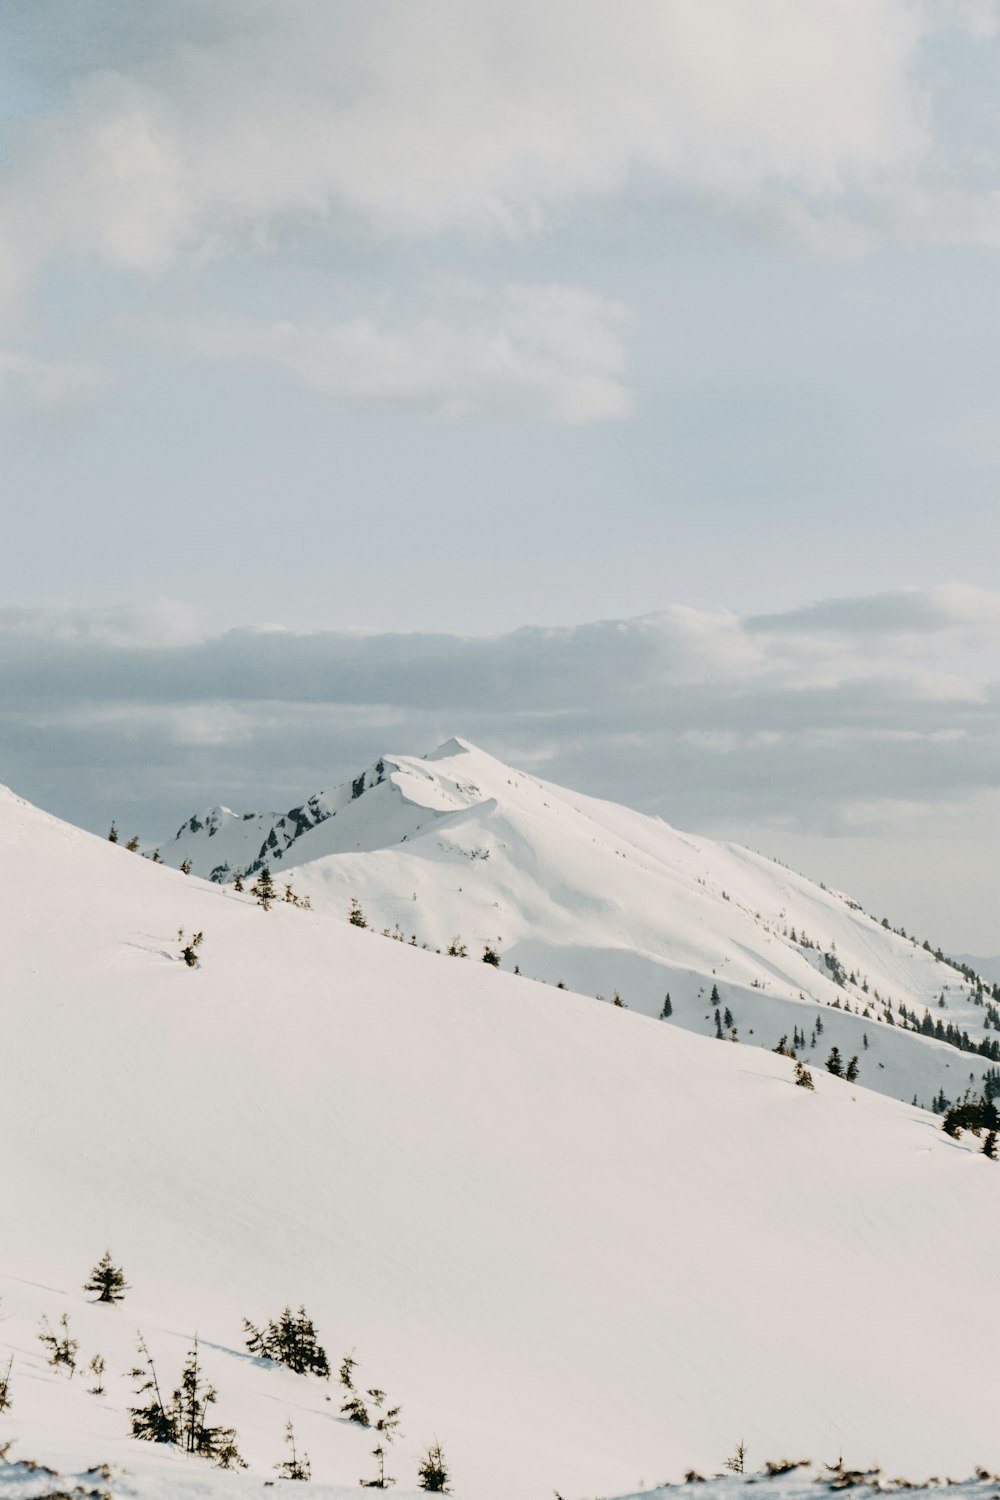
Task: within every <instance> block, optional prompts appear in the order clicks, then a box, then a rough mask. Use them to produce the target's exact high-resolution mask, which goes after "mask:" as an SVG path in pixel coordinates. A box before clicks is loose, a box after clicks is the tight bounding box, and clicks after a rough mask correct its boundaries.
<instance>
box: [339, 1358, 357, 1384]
mask: <svg viewBox="0 0 1000 1500" xmlns="http://www.w3.org/2000/svg"><path fill="white" fill-rule="evenodd" d="M357 1363H358V1362H357V1360H356V1359H355V1358H354V1355H353V1354H345V1355H344V1357H343V1359H342V1360H341V1361H340V1383H341V1385H342V1386H343V1387H344V1389H345V1390H347V1391H353V1389H354V1371H355V1369H356V1367H357Z"/></svg>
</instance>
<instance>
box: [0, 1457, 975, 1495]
mask: <svg viewBox="0 0 1000 1500" xmlns="http://www.w3.org/2000/svg"><path fill="white" fill-rule="evenodd" d="M771 1469H772V1470H774V1471H776V1472H770V1471H767V1470H765V1471H764V1472H763V1473H761V1474H753V1475H752V1474H749V1473H747V1474H746V1475H745V1476H739V1477H737V1476H735V1475H725V1476H723V1475H717V1476H715V1477H714V1478H710V1479H705V1480H701V1478H700V1476H698V1477H696V1478H692V1479H691V1480H690V1481H689V1482H687V1481H686V1482H685V1483H684V1484H683V1485H680V1486H678V1485H661V1486H659V1487H657V1488H656V1489H654V1490H643V1491H641V1492H636V1493H634V1494H631V1495H622V1496H619V1497H618V1500H691V1497H697V1500H761V1497H762V1496H763V1497H766V1500H828V1497H829V1496H831V1495H839V1494H844V1493H845V1492H849V1493H850V1494H851V1495H852V1497H853V1500H875V1497H876V1496H884V1495H900V1494H902V1493H903V1492H904V1491H905V1492H906V1493H907V1494H909V1495H910V1496H912V1495H913V1494H914V1488H913V1487H912V1486H910V1485H909V1483H907V1482H905V1481H903V1482H898V1481H893V1480H888V1481H887V1480H885V1479H884V1478H883V1476H882V1475H880V1474H862V1473H858V1472H853V1471H851V1470H849V1469H844V1468H842V1467H835V1468H832V1469H831V1468H827V1467H825V1466H822V1467H821V1468H820V1469H819V1471H818V1472H817V1471H816V1470H815V1469H814V1468H813V1466H812V1464H810V1463H792V1464H786V1463H781V1462H777V1463H774V1464H772V1465H771ZM789 1470H790V1472H786V1471H789ZM179 1484H180V1485H181V1486H182V1488H181V1489H178V1485H179ZM692 1485H694V1486H696V1487H695V1488H692ZM750 1486H753V1488H752V1489H751V1488H749V1487H750ZM939 1488H942V1489H943V1488H944V1486H940V1485H939V1482H938V1481H936V1480H935V1481H933V1483H932V1484H931V1485H930V1486H929V1487H928V1488H926V1489H923V1488H922V1489H920V1490H918V1491H916V1493H919V1494H920V1495H921V1496H923V1497H925V1500H938V1490H939ZM55 1489H58V1500H177V1497H178V1495H182V1496H183V1500H227V1497H229V1500H246V1497H249V1496H251V1495H253V1496H255V1497H257V1496H259V1495H260V1494H261V1481H260V1479H259V1478H250V1477H248V1476H234V1475H230V1474H219V1473H217V1472H213V1471H211V1470H208V1471H207V1472H204V1471H203V1472H197V1473H195V1472H192V1470H191V1468H190V1466H186V1467H184V1468H183V1469H182V1468H181V1467H180V1466H179V1465H178V1466H176V1467H171V1466H169V1465H167V1464H164V1463H161V1462H156V1461H153V1462H149V1461H147V1462H141V1461H140V1462H139V1463H138V1464H135V1465H133V1466H132V1467H131V1469H130V1471H129V1472H127V1473H118V1472H116V1471H114V1470H112V1471H111V1472H107V1470H106V1469H105V1471H104V1472H99V1471H97V1470H93V1469H91V1470H88V1471H86V1472H83V1473H74V1474H57V1473H53V1472H48V1473H46V1472H43V1471H40V1470H38V1469H36V1470H34V1471H31V1470H29V1469H27V1468H26V1466H24V1465H20V1464H17V1463H12V1464H10V1466H9V1467H7V1468H3V1467H0V1500H53V1491H54V1490H55ZM306 1493H307V1495H308V1496H309V1500H357V1493H358V1492H357V1488H356V1487H355V1488H351V1489H348V1488H345V1487H344V1486H343V1485H327V1484H314V1485H313V1486H312V1489H311V1490H308V1491H307V1492H306ZM407 1493H409V1492H407ZM420 1493H421V1494H422V1493H423V1491H421V1492H420ZM396 1495H397V1497H398V1500H405V1496H404V1495H403V1493H402V1492H401V1491H399V1490H397V1491H396ZM998 1496H1000V1480H998V1479H997V1477H996V1476H995V1475H989V1474H986V1473H985V1472H983V1473H982V1474H981V1475H980V1476H978V1477H976V1478H973V1479H971V1480H967V1481H965V1482H964V1483H962V1482H959V1483H957V1484H951V1483H947V1500H998ZM608 1500H611V1497H608ZM942 1500H943V1497H942Z"/></svg>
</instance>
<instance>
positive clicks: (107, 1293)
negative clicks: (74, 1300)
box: [83, 1250, 128, 1302]
mask: <svg viewBox="0 0 1000 1500" xmlns="http://www.w3.org/2000/svg"><path fill="white" fill-rule="evenodd" d="M83 1290H84V1291H85V1292H96V1293H97V1296H96V1299H95V1300H96V1301H97V1302H124V1300H125V1293H126V1292H127V1291H128V1282H127V1281H126V1280H125V1273H124V1271H123V1270H122V1268H121V1266H116V1265H115V1263H114V1261H113V1260H112V1259H111V1251H110V1250H105V1252H104V1254H103V1255H102V1256H101V1258H100V1260H99V1261H98V1262H97V1265H96V1266H95V1267H94V1269H93V1270H92V1271H91V1273H90V1276H89V1277H88V1278H87V1280H86V1281H85V1282H84V1283H83Z"/></svg>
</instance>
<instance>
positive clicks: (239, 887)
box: [233, 870, 243, 896]
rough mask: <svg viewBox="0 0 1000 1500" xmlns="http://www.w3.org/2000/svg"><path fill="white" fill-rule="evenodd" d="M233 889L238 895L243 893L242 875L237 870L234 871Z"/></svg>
mask: <svg viewBox="0 0 1000 1500" xmlns="http://www.w3.org/2000/svg"><path fill="white" fill-rule="evenodd" d="M233 890H234V891H235V892H236V894H237V895H238V896H242V894H243V876H242V874H241V873H240V871H239V870H237V871H236V879H235V880H234V881H233Z"/></svg>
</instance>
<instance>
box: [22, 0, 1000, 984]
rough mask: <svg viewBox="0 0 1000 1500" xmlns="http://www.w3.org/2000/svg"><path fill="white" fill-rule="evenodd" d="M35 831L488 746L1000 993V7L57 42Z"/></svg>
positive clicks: (25, 37) (33, 436) (50, 18)
mask: <svg viewBox="0 0 1000 1500" xmlns="http://www.w3.org/2000/svg"><path fill="white" fill-rule="evenodd" d="M2 26H3V33H4V37H3V46H2V47H0V511H2V538H3V545H2V547H0V600H2V607H0V684H2V686H3V692H2V698H0V779H2V780H5V781H7V782H8V783H9V784H11V785H12V786H14V787H15V789H16V790H18V791H19V792H21V793H23V794H24V795H25V796H28V797H30V798H32V800H35V801H39V802H41V803H42V804H43V805H45V806H48V807H50V808H51V809H52V810H53V811H56V812H59V813H60V814H61V815H63V816H67V817H70V818H72V819H73V820H74V821H78V822H81V823H84V824H85V825H86V826H90V827H94V828H99V827H101V826H103V825H104V824H105V823H106V821H107V820H108V819H109V817H110V816H111V815H115V814H117V815H118V816H119V820H120V821H125V822H126V823H130V820H131V821H134V822H135V824H136V825H137V829H138V830H139V831H140V832H142V834H143V836H150V837H154V836H158V834H159V833H160V832H163V831H168V830H170V829H172V828H173V827H174V826H176V825H177V824H178V823H179V822H180V821H181V820H182V818H183V817H184V816H186V815H187V814H188V813H189V812H190V811H192V810H194V809H195V808H197V807H201V806H205V805H207V804H209V803H212V802H214V801H223V802H227V803H229V804H242V805H245V806H253V807H257V806H262V805H266V806H274V807H280V806H284V805H286V804H287V803H288V802H291V801H295V800H299V799H300V798H301V797H302V796H303V795H308V794H309V793H310V792H312V791H315V790H318V789H319V788H320V787H323V786H329V785H331V784H332V783H333V782H335V781H337V780H340V779H343V778H344V777H346V776H347V775H349V774H351V773H352V772H355V771H357V770H358V769H360V768H361V767H362V766H364V765H366V764H368V763H369V762H370V761H372V760H374V759H376V758H377V757H378V755H379V754H380V753H382V752H391V751H415V752H420V751H422V750H424V749H430V748H432V747H433V745H434V744H435V743H437V742H438V740H440V739H444V738H446V737H447V736H448V735H451V734H456V733H457V734H461V735H465V736H466V737H468V738H471V739H475V740H478V741H479V742H480V743H482V744H483V745H484V746H485V748H487V749H491V750H493V751H495V752H496V753H499V754H501V755H504V756H506V757H508V758H510V759H512V760H515V761H516V762H517V763H518V764H520V765H522V766H524V767H526V768H530V769H533V770H536V771H537V772H539V774H544V775H549V776H550V777H551V778H552V779H554V780H561V781H564V782H566V783H567V784H569V785H574V786H577V787H579V788H581V789H582V790H586V791H591V792H596V793H598V794H600V795H604V796H611V797H615V798H617V799H618V800H621V801H625V802H630V803H632V804H633V805H636V806H640V807H642V808H644V809H646V810H648V811H651V812H655V813H658V814H659V815H661V816H663V817H667V818H668V819H669V820H670V821H672V822H675V823H677V824H678V825H679V826H681V827H683V826H685V825H687V826H690V827H692V828H697V829H698V830H699V831H702V832H706V833H711V834H714V835H717V836H720V837H732V838H739V839H741V840H745V841H747V842H751V843H753V844H754V846H755V847H759V848H762V849H764V850H765V851H766V852H773V853H776V854H778V855H780V856H781V857H783V858H787V859H788V860H789V862H791V863H795V864H796V865H797V867H799V868H803V869H805V870H806V872H807V873H810V874H813V875H815V876H816V877H817V878H822V879H826V880H827V882H828V883H840V884H843V885H845V886H846V887H847V888H848V889H850V890H851V891H852V892H854V893H855V894H857V895H858V896H859V897H860V898H863V899H864V900H865V901H866V904H869V905H872V906H877V907H878V909H879V911H882V910H885V911H887V912H888V913H889V915H891V916H893V917H894V918H895V919H896V920H897V921H902V922H903V923H904V924H905V925H906V926H907V927H908V929H909V928H912V927H915V928H919V929H920V930H921V931H923V930H927V932H928V933H929V935H930V936H931V937H933V938H934V940H935V942H937V941H940V942H942V943H943V944H945V945H950V946H952V947H953V948H956V949H961V950H963V951H972V952H981V953H984V954H985V953H990V954H993V953H997V952H1000V931H998V924H997V918H996V905H997V902H996V894H997V881H996V877H995V875H994V872H993V868H992V854H991V850H992V848H994V847H995V845H996V839H997V835H998V833H1000V771H998V767H1000V756H998V754H997V750H998V748H1000V745H998V739H1000V734H998V730H1000V726H998V721H997V703H998V701H1000V694H998V686H997V677H998V673H997V667H996V663H997V660H998V651H997V648H998V646H1000V593H998V590H1000V579H998V567H997V558H998V556H1000V507H998V505H997V498H996V497H997V481H998V477H1000V424H998V422H997V420H996V417H997V410H998V403H1000V369H998V360H997V354H996V351H997V349H998V347H1000V338H998V335H1000V302H998V299H997V297H996V278H997V270H998V265H1000V258H998V257H1000V170H998V168H1000V103H998V100H1000V89H998V86H997V85H998V82H1000V67H998V63H1000V7H998V5H997V4H995V3H994V0H812V3H811V4H810V5H808V6H804V5H802V4H801V0H757V3H755V4H754V5H753V6H752V7H751V6H748V5H746V3H745V0H630V3H628V4H626V5H621V4H611V3H609V0H601V3H598V0H548V3H547V4H546V5H545V6H538V5H535V4H531V3H527V0H505V3H502V4H501V3H499V0H425V3H423V4H421V5H420V6H412V5H409V4H406V3H403V0H369V3H366V4H365V5H363V6H359V5H356V4H346V3H340V0H297V3H295V4H290V3H278V0H173V3H172V4H171V5H169V6H156V7H154V6H136V5H134V4H133V3H130V0H44V3H42V4H39V3H38V0H6V3H5V6H4V14H3V22H2Z"/></svg>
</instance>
